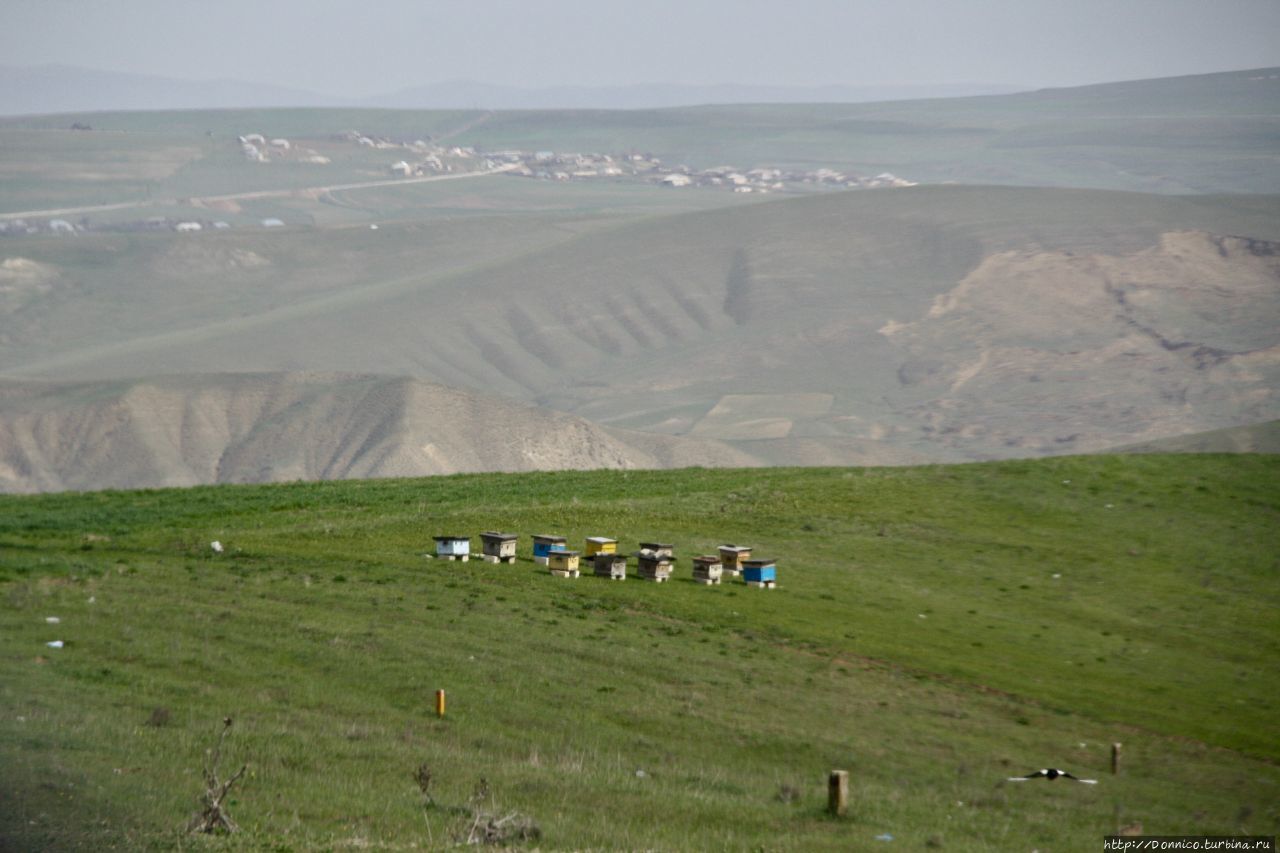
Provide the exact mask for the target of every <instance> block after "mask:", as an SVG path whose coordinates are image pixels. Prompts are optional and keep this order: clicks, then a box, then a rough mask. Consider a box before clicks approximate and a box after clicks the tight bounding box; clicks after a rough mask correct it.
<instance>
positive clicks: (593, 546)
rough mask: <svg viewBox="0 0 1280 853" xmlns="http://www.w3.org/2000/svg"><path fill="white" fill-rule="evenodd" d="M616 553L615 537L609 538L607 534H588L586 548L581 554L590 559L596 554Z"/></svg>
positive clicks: (616, 542)
mask: <svg viewBox="0 0 1280 853" xmlns="http://www.w3.org/2000/svg"><path fill="white" fill-rule="evenodd" d="M616 553H618V540H617V539H610V538H609V537H608V536H588V537H587V549H586V551H585V552H583V556H585V557H587V558H588V559H590V558H593V557H595V555H596V554H616Z"/></svg>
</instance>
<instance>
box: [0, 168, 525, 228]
mask: <svg viewBox="0 0 1280 853" xmlns="http://www.w3.org/2000/svg"><path fill="white" fill-rule="evenodd" d="M514 168H516V165H515V164H513V163H507V164H504V165H502V166H499V167H498V168H496V169H481V170H479V171H475V172H458V173H456V174H448V175H427V176H424V177H421V178H390V179H384V180H380V181H361V182H358V183H354V184H330V185H328V186H323V187H294V188H292V189H287V190H255V191H252V192H244V193H228V194H227V195H207V196H200V197H197V198H185V199H177V198H171V199H159V200H157V199H147V200H144V201H125V202H120V203H118V204H91V205H86V206H85V207H58V208H53V209H50V210H19V211H16V212H14V213H0V219H42V218H46V217H52V216H69V215H72V214H77V213H98V212H101V211H105V210H127V209H128V208H131V207H153V206H155V205H174V206H177V205H188V206H193V207H199V206H202V205H206V204H209V203H211V202H213V203H216V202H220V201H242V200H248V199H255V198H284V197H287V196H293V195H305V194H311V193H315V194H319V193H327V192H335V191H338V190H364V189H372V188H374V187H391V186H404V185H405V184H426V183H430V182H432V181H456V180H460V179H462V178H481V177H484V176H486V175H500V174H502V173H503V172H510V171H511V170H512V169H514Z"/></svg>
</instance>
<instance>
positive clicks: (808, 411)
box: [0, 187, 1280, 464]
mask: <svg viewBox="0 0 1280 853" xmlns="http://www.w3.org/2000/svg"><path fill="white" fill-rule="evenodd" d="M1278 222H1280V202H1278V201H1277V199H1276V198H1274V197H1254V198H1249V199H1240V198H1231V197H1212V198H1195V199H1191V198H1166V197H1161V196H1151V195H1134V194H1118V193H1105V192H1096V191H1063V190H1047V189H997V188H972V187H930V188H925V187H916V188H912V189H906V190H892V191H883V192H849V193H837V194H831V195H824V196H817V197H811V198H802V199H790V200H779V201H771V202H766V203H761V204H751V205H747V206H739V207H734V208H726V209H719V210H711V211H699V212H692V213H685V214H679V215H673V216H655V217H648V218H634V217H615V218H604V219H600V218H591V219H584V218H574V217H572V216H569V215H565V214H560V215H558V216H538V217H536V218H530V217H518V216H506V217H484V218H480V219H474V218H463V219H455V220H447V221H444V222H441V223H438V224H435V225H425V224H403V225H398V226H391V225H388V226H386V227H383V228H381V229H380V230H378V231H369V230H368V229H365V228H334V229H296V230H292V229H286V230H285V231H282V232H276V233H266V232H239V231H235V230H232V231H228V232H223V233H211V234H200V235H195V236H187V235H174V234H141V235H110V234H104V235H82V236H81V237H79V238H77V239H76V240H74V241H67V240H51V239H48V238H43V237H41V238H14V239H10V240H8V241H6V242H5V244H4V250H5V252H6V253H12V254H11V255H10V256H9V259H8V260H6V261H5V263H6V264H7V266H6V268H5V269H6V270H8V273H7V274H8V276H9V281H10V282H11V283H10V286H9V287H8V288H7V289H6V291H5V293H4V294H3V295H4V296H5V297H6V299H7V300H8V301H7V303H6V304H7V306H8V307H7V313H5V314H3V315H0V362H2V363H4V364H5V365H7V370H6V372H7V373H8V374H9V375H10V376H14V377H27V378H35V377H45V378H60V379H128V378H130V377H134V376H140V375H148V374H150V373H152V372H154V368H153V365H156V364H164V365H165V369H166V372H172V373H209V372H258V371H273V372H279V371H294V370H298V369H307V370H317V371H332V372H358V373H362V374H379V375H386V374H399V375H407V376H415V377H420V378H423V379H426V380H429V381H433V382H438V383H443V384H446V385H450V386H455V387H459V388H468V389H471V390H476V391H481V392H483V393H487V394H499V395H503V396H507V397H511V398H515V399H519V400H523V401H526V402H531V403H536V404H538V405H543V406H546V407H548V408H551V409H555V410H559V411H566V412H570V413H573V414H575V415H578V416H580V417H585V418H587V419H589V420H592V421H595V422H597V423H601V424H606V425H609V426H614V427H623V428H628V429H635V430H642V431H645V432H649V433H658V434H669V435H685V436H693V437H697V438H702V439H715V440H719V441H731V442H735V443H736V444H737V447H738V448H739V449H740V450H744V451H745V452H747V453H748V454H750V455H751V456H752V457H753V458H757V459H760V458H763V459H768V460H772V461H776V462H784V463H785V462H788V461H790V462H792V463H804V464H811V463H813V462H825V463H828V464H850V463H857V462H860V461H863V460H865V459H866V458H867V456H866V454H865V453H864V452H862V449H861V447H860V443H867V442H874V443H876V446H885V447H888V448H891V449H893V450H895V451H896V452H898V453H900V454H904V456H900V457H898V458H911V455H912V454H914V455H915V458H931V459H938V460H956V459H966V458H969V459H973V458H992V457H1001V456H1013V455H1032V454H1040V453H1063V452H1077V453H1078V452H1089V451H1093V450H1101V449H1105V448H1109V447H1114V446H1116V445H1117V444H1123V443H1127V442H1137V441H1143V440H1147V439H1149V438H1154V437H1159V436H1167V435H1172V434H1178V433H1189V432H1198V431H1203V430H1208V429H1216V428H1224V427H1230V426H1236V425H1241V424H1247V423H1257V422H1260V421H1265V420H1268V419H1273V418H1275V417H1276V416H1277V409H1278V406H1280V401H1277V397H1276V388H1277V387H1278V383H1277V377H1276V370H1277V350H1276V347H1277V345H1280V339H1278V338H1277V332H1276V330H1277V329H1280V266H1278V264H1277V257H1278V255H1277V246H1278V245H1280V228H1278V227H1277V223H1278ZM1227 235H1234V236H1227ZM439 318H447V320H445V321H443V322H441V321H439ZM1086 377H1087V378H1088V379H1087V381H1086ZM883 461H896V459H895V460H890V459H885V460H883Z"/></svg>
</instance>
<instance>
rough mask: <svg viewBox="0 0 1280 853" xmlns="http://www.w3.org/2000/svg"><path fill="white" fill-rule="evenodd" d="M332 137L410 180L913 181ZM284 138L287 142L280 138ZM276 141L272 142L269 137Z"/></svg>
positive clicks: (736, 188) (787, 184) (765, 188)
mask: <svg viewBox="0 0 1280 853" xmlns="http://www.w3.org/2000/svg"><path fill="white" fill-rule="evenodd" d="M333 138H334V140H335V141H340V142H348V143H354V144H357V145H362V146H366V147H371V148H377V149H379V150H383V149H388V150H398V151H401V152H404V156H403V158H402V159H401V160H398V161H397V162H395V163H393V164H392V165H391V167H390V173H391V174H392V175H393V176H395V177H400V178H410V177H419V176H423V175H433V174H441V173H446V172H452V171H454V169H455V167H456V166H457V165H458V161H469V162H466V164H465V165H466V168H470V169H483V170H486V171H493V170H499V169H501V170H502V171H504V172H506V173H507V174H509V175H514V176H516V177H523V178H534V179H538V180H544V181H582V180H593V179H600V178H615V179H617V178H622V179H628V178H629V179H639V180H643V181H647V182H650V183H656V184H659V185H661V186H664V187H691V186H697V187H722V188H724V189H727V190H731V191H733V192H737V193H752V192H754V193H768V192H778V191H792V192H802V191H806V190H809V191H812V190H821V189H869V188H874V187H913V186H915V185H916V184H915V182H914V181H908V180H906V179H904V178H899V177H898V176H897V175H894V174H893V173H891V172H881V173H880V174H878V175H875V176H874V177H866V176H862V175H855V174H852V173H850V172H841V171H837V170H835V169H826V168H823V169H807V170H806V169H777V168H763V167H762V168H755V169H737V168H734V167H733V166H715V167H712V168H710V169H693V168H690V167H689V166H682V165H680V166H667V165H666V164H664V163H663V162H662V160H661V159H660V158H658V157H655V156H654V155H652V154H647V153H646V154H640V153H630V154H600V153H586V154H567V153H563V152H557V151H550V150H542V151H522V150H517V149H508V150H501V151H481V150H479V149H477V148H475V147H473V146H461V145H455V146H444V145H436V144H432V143H430V142H427V141H425V140H422V139H416V140H413V141H412V142H396V141H393V140H391V139H388V138H386V137H378V136H372V135H369V134H364V133H361V132H359V131H355V130H350V131H346V132H344V133H340V134H337V135H336V136H334V137H333ZM285 141H287V140H285ZM273 142H275V140H273Z"/></svg>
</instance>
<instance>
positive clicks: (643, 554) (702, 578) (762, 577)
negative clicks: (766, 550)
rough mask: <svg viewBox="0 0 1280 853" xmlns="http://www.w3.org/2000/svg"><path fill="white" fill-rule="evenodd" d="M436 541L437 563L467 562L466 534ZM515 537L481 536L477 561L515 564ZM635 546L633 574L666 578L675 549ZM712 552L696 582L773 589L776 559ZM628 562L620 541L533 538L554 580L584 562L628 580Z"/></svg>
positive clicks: (731, 549) (724, 548)
mask: <svg viewBox="0 0 1280 853" xmlns="http://www.w3.org/2000/svg"><path fill="white" fill-rule="evenodd" d="M434 538H435V543H436V553H435V558H436V559H440V560H460V561H462V562H466V561H467V560H469V559H470V557H471V538H470V537H469V536H436V537H434ZM519 538H520V537H519V534H516V533H499V532H496V531H487V532H485V533H481V534H480V547H481V554H480V556H481V559H483V560H484V561H486V562H489V563H514V562H515V561H516V545H517V543H518V540H519ZM639 544H640V548H639V550H638V551H636V552H635V553H634V554H632V555H631V556H633V557H635V560H636V576H637V577H639V578H641V579H642V580H648V581H654V582H655V583H663V582H665V581H668V580H670V579H671V573H672V567H673V566H674V565H675V562H676V558H675V549H674V546H672V545H671V544H670V543H666V542H641V543H639ZM716 550H717V552H718V553H716V554H704V555H700V556H697V557H694V558H693V560H692V563H693V579H694V581H696V582H698V583H700V584H705V585H707V586H712V585H715V584H719V583H720V582H721V580H722V579H723V577H724V576H725V575H726V574H727V575H729V576H730V577H741V578H742V580H743V581H744V582H745V583H746V584H747V585H748V586H752V587H756V588H759V589H773V588H774V587H775V586H776V585H777V582H778V573H777V564H776V561H774V560H763V559H758V558H753V557H752V555H751V548H750V547H747V546H744V545H721V546H719V548H717V549H716ZM627 560H628V557H627V555H626V554H625V553H622V552H619V551H618V540H617V539H612V538H610V537H608V536H588V537H587V539H586V542H585V543H584V547H583V549H582V550H581V551H572V550H569V547H568V541H567V540H566V539H565V537H563V536H554V535H549V534H538V535H535V536H533V561H534V562H535V563H539V564H541V565H544V566H546V567H547V569H548V571H550V573H551V574H553V575H555V576H557V577H562V578H576V577H579V576H580V575H581V574H582V568H581V566H582V565H583V564H584V563H585V564H586V565H587V566H588V567H589V568H590V569H591V571H592V573H593V574H594V575H595V576H596V577H601V578H609V579H610V580H626V578H627Z"/></svg>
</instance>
